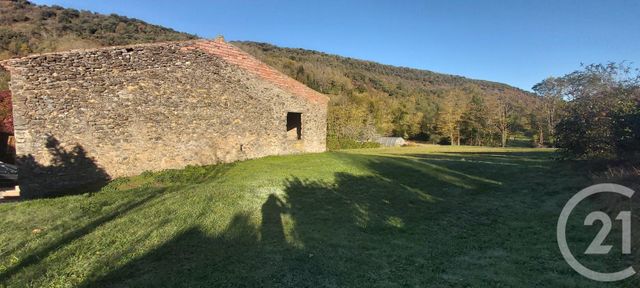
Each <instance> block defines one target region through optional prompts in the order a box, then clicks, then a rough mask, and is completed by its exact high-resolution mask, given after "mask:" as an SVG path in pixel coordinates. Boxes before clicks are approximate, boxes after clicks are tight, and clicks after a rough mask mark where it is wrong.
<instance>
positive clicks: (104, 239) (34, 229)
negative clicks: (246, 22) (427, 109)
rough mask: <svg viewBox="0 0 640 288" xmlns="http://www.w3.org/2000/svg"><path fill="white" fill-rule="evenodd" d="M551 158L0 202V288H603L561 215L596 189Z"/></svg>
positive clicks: (523, 154) (510, 152)
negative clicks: (569, 251)
mask: <svg viewBox="0 0 640 288" xmlns="http://www.w3.org/2000/svg"><path fill="white" fill-rule="evenodd" d="M553 156H554V155H553V151H552V150H540V149H538V150H535V149H526V148H508V149H499V148H475V147H457V148H450V147H439V146H420V147H404V148H393V149H363V150H354V151H340V152H328V153H322V154H309V155H296V156H279V157H267V158H263V159H257V160H251V161H245V162H239V163H234V164H229V165H218V166H210V167H190V168H187V169H185V170H176V171H165V172H161V173H145V174H143V175H140V176H136V177H131V178H126V179H118V180H116V181H113V182H112V183H110V184H109V185H108V186H106V187H104V188H103V189H102V190H101V191H99V192H96V193H92V194H85V195H77V196H67V197H60V198H53V199H41V200H30V201H23V202H17V203H5V204H0V231H1V234H0V287H3V286H7V287H9V286H11V287H25V286H37V287H40V286H45V287H49V286H50V287H59V286H80V287H96V286H98V287H101V286H116V287H151V286H166V287H255V286H271V287H282V286H284V287H425V286H430V287H529V286H530V287H533V286H536V287H602V286H603V284H601V283H596V282H592V281H590V280H587V279H586V278H582V277H581V276H579V275H578V274H577V273H575V272H574V271H573V270H571V268H569V266H568V265H567V264H566V263H565V262H564V260H563V259H562V256H561V255H560V253H559V251H558V248H557V244H556V237H555V233H556V223H557V217H558V215H559V213H560V210H561V209H562V207H563V206H564V204H565V203H566V201H567V200H568V199H569V198H570V197H571V196H572V195H573V194H575V193H576V192H578V191H579V190H581V189H582V188H585V187H586V186H589V185H590V184H592V183H591V182H590V180H589V178H588V177H587V176H588V175H587V173H586V170H585V169H583V168H582V165H576V164H572V163H567V162H557V161H554V160H553V159H552V157H553ZM578 222H579V221H578ZM578 224H579V225H581V224H582V223H577V224H576V225H578ZM593 231H595V232H597V229H596V230H593ZM595 232H594V234H593V235H595ZM593 235H586V236H585V237H584V239H582V238H579V239H577V241H578V242H584V243H586V244H585V245H588V244H589V243H590V241H591V239H593ZM574 240H576V239H574ZM587 263H588V264H589V265H590V267H593V268H601V270H606V269H610V267H609V266H608V265H609V264H610V263H609V262H606V261H595V260H594V261H590V262H587ZM637 280H638V279H637V278H636V279H633V280H628V281H626V282H624V283H618V284H617V285H619V286H622V285H627V286H629V287H631V286H633V287H637V283H638V281H637Z"/></svg>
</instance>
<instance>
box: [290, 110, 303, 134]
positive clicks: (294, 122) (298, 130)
mask: <svg viewBox="0 0 640 288" xmlns="http://www.w3.org/2000/svg"><path fill="white" fill-rule="evenodd" d="M287 139H288V140H300V139H302V113H295V112H288V113H287Z"/></svg>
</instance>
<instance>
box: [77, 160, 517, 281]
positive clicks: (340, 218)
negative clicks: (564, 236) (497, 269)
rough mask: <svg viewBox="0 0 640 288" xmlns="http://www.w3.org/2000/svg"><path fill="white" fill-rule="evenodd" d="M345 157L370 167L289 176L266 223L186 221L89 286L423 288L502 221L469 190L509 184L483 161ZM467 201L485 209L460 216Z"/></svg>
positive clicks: (268, 204) (269, 203)
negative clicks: (395, 287)
mask: <svg viewBox="0 0 640 288" xmlns="http://www.w3.org/2000/svg"><path fill="white" fill-rule="evenodd" d="M339 156H340V157H341V158H343V159H344V160H345V161H352V162H353V163H354V164H355V165H363V166H366V167H367V170H368V171H370V172H371V173H370V174H366V175H353V174H350V173H345V172H339V173H335V175H334V180H333V181H327V182H325V181H314V180H308V179H301V178H296V177H293V178H290V179H287V180H286V181H285V183H284V189H283V193H282V194H270V195H269V196H268V197H267V199H266V200H265V202H264V203H263V204H262V206H261V210H260V215H261V221H260V223H254V221H253V220H252V219H253V218H256V217H252V214H251V212H241V213H237V214H236V215H235V216H234V217H232V219H231V221H230V222H229V224H228V226H227V228H226V229H225V230H224V231H222V232H220V233H217V234H211V233H210V232H207V231H206V230H205V229H202V228H201V227H189V228H188V229H186V230H185V231H184V232H183V233H181V234H179V235H177V236H175V237H174V238H173V239H172V240H170V241H168V242H165V243H164V244H163V245H161V246H159V247H157V248H155V249H154V250H152V251H150V252H148V253H146V254H145V255H143V256H141V257H139V258H137V259H135V260H133V261H131V262H129V263H128V264H126V265H124V266H122V267H120V268H118V269H116V270H113V271H111V272H109V273H108V274H106V275H94V276H92V277H90V278H91V279H90V280H88V281H87V282H85V283H84V285H83V286H85V287H101V286H116V287H121V286H123V287H128V286H149V287H151V286H153V287H156V286H164V287H196V286H198V287H207V286H209V287H214V286H215V287H238V286H243V287H247V286H248V287H253V286H276V287H281V286H286V287H317V286H338V287H339V286H368V285H367V283H369V284H371V283H388V284H389V283H404V284H406V285H408V286H424V285H428V284H429V283H432V282H433V281H434V277H437V275H438V272H437V271H438V270H439V269H445V267H447V266H446V265H447V263H446V261H444V260H443V259H446V258H447V257H452V256H454V255H455V254H452V253H457V252H459V251H456V249H469V247H470V244H469V241H471V240H472V239H471V238H470V235H472V234H473V233H475V232H474V231H476V230H477V229H481V228H482V229H485V228H484V227H486V226H487V225H496V223H498V221H499V218H500V217H501V215H500V211H497V210H496V208H495V207H491V205H490V204H489V205H487V204H484V203H483V202H482V201H479V200H481V199H475V198H473V196H471V195H478V194H480V195H482V194H483V193H477V192H485V191H488V190H491V189H499V188H500V187H501V183H502V182H508V179H502V178H500V179H497V180H496V179H490V178H489V176H491V173H490V171H486V170H487V169H488V167H491V165H489V164H487V163H483V162H472V163H466V164H465V165H467V166H465V167H464V168H465V169H462V171H457V170H456V169H459V168H461V167H458V166H456V165H457V162H456V161H454V160H455V159H453V158H448V161H450V162H437V161H433V163H431V162H430V161H431V160H430V159H429V158H428V157H427V158H419V157H417V156H416V155H410V156H409V157H404V158H403V157H386V156H375V157H374V156H362V155H352V154H347V153H345V154H339ZM438 157H446V156H438ZM452 157H453V156H452ZM523 165H524V164H523ZM520 169H526V167H525V168H523V167H520ZM478 172H482V175H480V176H477V174H478ZM454 192H455V193H458V194H454V195H455V196H452V193H454ZM460 193H462V195H465V194H466V195H467V196H464V197H458V196H459V195H461V194H460ZM514 197H515V196H514ZM483 205H486V207H485V206H483ZM463 206H469V207H476V208H477V207H480V208H482V209H477V210H474V209H475V208H471V209H470V210H471V211H465V212H463V213H459V212H460V211H458V210H457V209H458V208H460V207H463ZM447 219H457V220H458V221H461V223H464V225H456V226H453V225H452V224H453V223H451V222H449V220H447ZM445 231H446V233H444V232H445ZM447 241H448V242H449V243H447ZM431 243H435V244H434V245H437V246H433V247H431ZM443 243H447V244H450V246H451V247H441V245H442V244H443ZM429 271H436V272H429ZM418 275H420V276H418Z"/></svg>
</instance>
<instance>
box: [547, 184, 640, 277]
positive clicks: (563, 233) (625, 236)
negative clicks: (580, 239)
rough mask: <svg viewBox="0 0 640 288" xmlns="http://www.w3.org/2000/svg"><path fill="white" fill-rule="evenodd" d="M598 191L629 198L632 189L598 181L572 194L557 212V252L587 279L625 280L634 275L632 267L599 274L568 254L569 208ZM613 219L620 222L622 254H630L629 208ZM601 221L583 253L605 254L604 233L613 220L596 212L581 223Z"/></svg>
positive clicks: (592, 223) (631, 195) (611, 225)
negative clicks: (598, 230) (600, 226)
mask: <svg viewBox="0 0 640 288" xmlns="http://www.w3.org/2000/svg"><path fill="white" fill-rule="evenodd" d="M598 193H617V194H620V195H623V196H625V197H627V198H629V199H631V197H633V194H634V191H633V190H631V189H629V188H627V187H625V186H622V185H617V184H598V185H593V186H591V187H589V188H586V189H584V190H582V191H580V192H578V194H576V195H575V196H573V197H572V198H571V199H570V200H569V202H567V205H566V206H565V207H564V209H562V213H561V214H560V219H559V220H558V231H557V236H558V246H559V247H560V252H561V253H562V256H564V259H565V260H566V261H567V263H568V264H569V266H571V268H573V269H574V270H576V272H578V273H580V274H581V275H582V276H585V277H587V278H589V279H591V280H595V281H601V282H614V281H620V280H624V279H627V278H629V277H631V276H633V275H635V274H636V271H635V270H634V269H633V267H628V268H626V269H624V270H621V271H618V272H615V273H601V272H596V271H593V270H591V269H589V268H587V267H585V266H584V265H582V264H581V263H580V262H579V261H578V260H577V259H576V258H575V257H574V256H573V254H571V250H570V249H569V245H568V244H567V221H568V220H569V216H570V215H571V212H572V211H573V209H575V208H576V206H578V204H580V202H581V201H582V200H584V199H586V198H588V197H590V196H592V195H595V194H598ZM616 220H618V221H621V222H622V253H623V254H631V211H622V212H620V214H618V216H617V217H616ZM598 221H599V222H601V223H602V229H600V232H599V233H598V234H597V235H596V237H595V239H593V242H592V243H591V245H589V248H587V250H586V251H585V254H592V255H593V254H596V255H603V254H609V252H611V249H612V246H611V245H603V243H604V241H605V239H606V238H607V236H609V233H610V232H611V228H612V227H613V220H612V219H611V218H610V217H609V215H607V214H606V213H604V212H600V211H596V212H592V213H591V214H589V215H588V216H587V217H586V218H585V220H584V225H588V226H592V225H594V224H595V223H596V222H598Z"/></svg>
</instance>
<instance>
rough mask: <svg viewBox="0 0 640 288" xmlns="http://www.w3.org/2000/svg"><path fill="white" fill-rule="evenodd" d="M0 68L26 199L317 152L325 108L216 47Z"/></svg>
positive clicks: (165, 48)
mask: <svg viewBox="0 0 640 288" xmlns="http://www.w3.org/2000/svg"><path fill="white" fill-rule="evenodd" d="M0 64H1V65H2V66H3V67H4V68H5V69H7V70H9V72H10V75H11V82H10V89H11V92H12V95H13V105H14V107H13V111H14V125H15V136H16V142H17V143H16V154H17V157H18V159H17V161H18V167H19V180H18V181H19V185H20V188H21V190H22V193H23V196H26V197H34V196H47V195H51V194H52V193H56V192H57V191H61V190H68V189H70V188H72V187H76V186H79V185H87V183H94V182H99V181H104V180H108V179H113V178H116V177H120V176H129V175H135V174H139V173H141V172H143V171H147V170H162V169H169V168H181V167H184V166H186V165H206V164H215V163H221V162H232V161H236V160H243V159H249V158H256V157H262V156H266V155H280V154H291V153H300V152H322V151H325V142H326V114H327V102H328V98H327V97H326V96H325V95H322V94H320V93H317V92H315V91H313V90H311V89H310V88H308V87H306V86H304V85H303V84H301V83H299V82H297V81H295V80H294V79H291V78H289V77H287V76H286V75H284V74H282V73H280V72H278V71H276V70H275V69H273V68H271V67H269V66H267V65H266V64H264V63H262V62H260V61H258V60H257V59H255V58H254V57H252V56H250V55H249V54H247V53H245V52H243V51H241V50H240V49H238V48H236V47H235V46H233V45H231V44H228V43H225V42H224V40H221V39H217V40H215V41H208V40H192V41H183V42H169V43H155V44H142V45H132V46H126V47H109V48H100V49H93V50H78V51H69V52H62V53H50V54H42V55H34V56H29V57H25V58H19V59H11V60H7V61H4V62H2V63H0Z"/></svg>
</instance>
